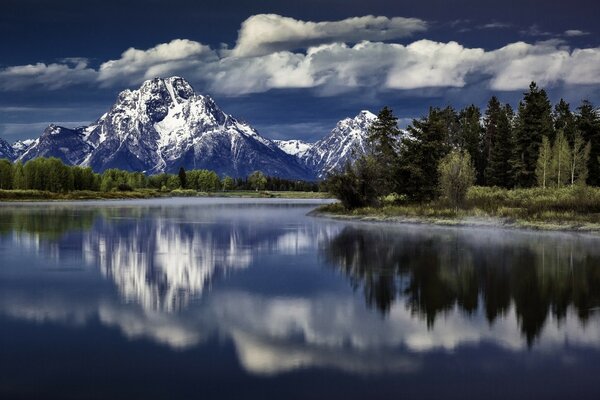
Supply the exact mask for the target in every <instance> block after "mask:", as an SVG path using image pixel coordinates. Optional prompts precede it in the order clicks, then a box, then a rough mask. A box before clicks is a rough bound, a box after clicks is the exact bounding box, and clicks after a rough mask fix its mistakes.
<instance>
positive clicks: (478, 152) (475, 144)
mask: <svg viewBox="0 0 600 400" xmlns="http://www.w3.org/2000/svg"><path fill="white" fill-rule="evenodd" d="M480 119H481V111H480V110H479V108H478V107H476V106H475V105H470V106H468V107H465V108H464V109H463V110H461V111H460V113H459V115H458V121H459V146H458V148H459V149H460V150H464V151H466V152H467V153H469V156H470V158H471V160H470V162H471V163H472V164H473V165H474V166H475V170H476V176H477V182H478V183H480V184H482V183H483V182H484V170H485V164H486V160H487V157H485V159H484V157H483V156H482V147H481V139H482V128H481V124H480Z"/></svg>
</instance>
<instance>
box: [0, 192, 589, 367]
mask: <svg viewBox="0 0 600 400" xmlns="http://www.w3.org/2000/svg"><path fill="white" fill-rule="evenodd" d="M219 201H220V200H219ZM189 202H190V200H186V201H183V200H181V202H175V203H169V202H167V201H165V203H161V202H159V203H157V204H154V203H150V204H146V203H141V204H137V203H136V204H134V205H131V206H125V205H122V204H121V205H115V206H107V205H105V204H104V205H102V206H91V205H90V206H85V207H84V206H78V207H69V208H66V207H48V208H46V209H39V208H35V209H32V208H30V207H2V208H0V232H1V233H0V256H1V257H3V258H2V259H3V260H7V261H6V262H3V264H2V266H1V268H0V315H3V316H5V317H6V316H8V317H10V318H16V319H20V320H23V321H31V322H33V323H37V324H40V325H44V324H49V323H54V324H63V325H69V326H71V325H72V326H76V327H80V326H89V325H91V326H94V323H95V322H99V323H100V325H101V326H102V327H104V328H105V329H106V328H109V329H114V330H116V331H118V332H119V334H120V335H121V336H122V337H125V338H128V339H129V340H132V341H141V339H147V340H150V341H151V342H153V343H157V344H159V345H160V346H166V347H167V348H171V349H176V350H179V351H182V350H189V349H192V348H198V347H199V346H202V345H203V344H206V343H208V342H209V341H210V339H211V338H214V337H218V338H220V339H223V340H225V341H228V342H230V343H232V345H233V346H234V348H235V354H236V356H237V360H238V362H239V364H240V365H241V366H242V367H243V368H244V370H245V371H247V372H250V373H252V374H259V375H269V376H273V375H276V374H280V373H283V372H290V371H294V370H298V369H308V368H329V369H335V370H339V371H344V372H347V373H360V374H367V375H368V374H381V373H383V372H386V373H390V372H393V373H403V374H404V373H417V372H418V371H420V370H422V369H423V368H425V366H426V365H427V363H428V362H430V361H428V355H429V354H435V353H436V352H451V353H452V352H459V351H460V350H461V349H465V348H475V349H478V346H483V345H484V344H487V345H492V346H494V347H495V348H500V349H502V350H503V351H507V352H514V353H517V352H520V351H521V350H524V349H527V348H528V347H531V350H530V351H540V352H543V353H544V354H547V353H552V354H558V353H560V354H561V356H565V355H569V354H568V353H569V351H571V350H572V348H584V349H594V350H600V339H599V338H600V318H599V315H598V313H596V312H595V311H594V309H595V308H597V307H598V306H600V296H599V295H600V293H599V292H600V268H599V266H600V264H598V261H599V260H600V248H598V246H597V240H598V239H595V238H584V237H576V236H570V235H566V236H565V235H563V236H561V235H537V234H526V233H519V232H500V231H499V232H492V231H484V230H475V231H469V230H464V229H442V228H426V227H408V226H405V227H389V226H383V225H348V224H343V223H337V222H333V221H327V220H320V219H314V218H307V217H305V213H306V212H307V211H309V210H310V209H311V208H312V207H313V206H312V205H310V204H303V203H298V204H285V203H282V204H279V203H257V204H253V203H250V202H248V203H245V202H244V201H241V202H231V203H226V204H220V203H217V202H214V201H213V202H212V203H211V202H210V201H205V202H193V201H192V202H191V203H189ZM24 256H27V257H29V258H27V259H25V258H23V257H24ZM77 265H79V266H80V267H81V269H82V270H84V271H85V273H84V274H82V273H80V272H74V270H73V269H72V268H71V269H69V268H67V267H69V266H71V267H72V266H77ZM36 266H37V267H39V269H36V268H35V267H36ZM57 266H62V267H64V268H65V269H64V272H61V273H60V274H56V273H55V274H44V273H40V270H41V271H42V272H43V271H49V270H53V271H55V270H56V267H57ZM337 271H341V275H342V276H343V277H344V279H340V276H339V275H340V273H338V272H337ZM225 277H226V278H227V279H219V278H225ZM346 278H347V279H349V280H350V282H351V285H352V286H353V287H354V288H355V289H356V290H359V291H361V292H362V294H361V295H356V293H355V292H354V291H352V290H351V289H350V288H349V287H348V285H347V283H346V281H345V280H346ZM115 288H116V289H117V290H115ZM207 289H211V290H207ZM375 310H377V311H375ZM97 329H99V328H97ZM565 343H569V346H570V348H565ZM497 361H498V365H500V366H501V365H502V362H503V361H502V360H497Z"/></svg>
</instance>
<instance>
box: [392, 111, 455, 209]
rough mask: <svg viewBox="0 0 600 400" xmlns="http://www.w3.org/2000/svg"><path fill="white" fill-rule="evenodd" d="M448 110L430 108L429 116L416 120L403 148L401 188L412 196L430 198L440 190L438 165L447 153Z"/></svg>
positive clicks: (401, 155)
mask: <svg viewBox="0 0 600 400" xmlns="http://www.w3.org/2000/svg"><path fill="white" fill-rule="evenodd" d="M448 117H449V112H448V109H444V110H441V109H439V108H430V109H429V114H428V115H427V116H426V117H422V118H420V119H415V120H413V122H412V124H411V125H410V126H409V127H408V133H409V138H407V139H406V140H403V141H402V146H401V149H400V158H399V163H400V168H399V180H400V186H399V191H400V192H401V193H404V194H406V195H407V196H409V197H410V198H412V199H416V200H428V199H432V198H434V197H435V196H436V194H437V191H438V165H439V163H440V160H441V159H442V158H443V157H444V156H445V155H446V154H448V151H449V150H450V145H449V130H450V127H449V125H448V122H449V118H448Z"/></svg>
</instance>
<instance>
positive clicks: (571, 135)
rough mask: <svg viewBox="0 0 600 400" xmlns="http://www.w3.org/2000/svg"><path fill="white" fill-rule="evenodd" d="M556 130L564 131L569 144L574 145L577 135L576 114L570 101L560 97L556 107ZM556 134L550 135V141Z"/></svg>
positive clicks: (554, 114)
mask: <svg viewBox="0 0 600 400" xmlns="http://www.w3.org/2000/svg"><path fill="white" fill-rule="evenodd" d="M553 118H554V131H555V132H558V131H561V130H562V131H563V133H564V135H565V138H566V139H567V141H568V142H569V146H573V142H574V141H575V135H576V134H577V123H576V121H575V116H574V115H573V113H572V112H571V108H570V106H569V103H567V102H566V101H564V100H563V99H560V101H559V102H558V104H557V105H556V106H555V107H554V113H553ZM555 137H556V135H552V137H550V138H549V139H550V141H551V142H553V141H554V139H555Z"/></svg>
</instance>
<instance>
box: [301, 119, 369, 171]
mask: <svg viewBox="0 0 600 400" xmlns="http://www.w3.org/2000/svg"><path fill="white" fill-rule="evenodd" d="M376 119H377V116H376V115H375V114H373V113H371V112H370V111H366V110H363V111H361V112H360V113H359V114H358V115H357V116H356V117H354V118H346V119H343V120H341V121H340V122H338V123H337V125H336V126H335V128H333V130H332V131H331V132H330V133H329V134H328V135H327V136H325V137H324V138H323V139H321V140H319V141H318V142H316V143H315V144H314V145H312V146H310V148H309V149H308V150H307V151H306V152H305V153H304V154H303V155H302V156H301V157H300V159H301V161H302V162H303V163H304V165H306V166H307V167H308V168H309V169H311V170H312V171H315V175H316V176H317V177H318V178H325V177H326V176H327V175H328V174H329V173H332V172H334V171H337V170H339V169H341V168H342V167H343V166H344V165H345V164H346V161H349V160H350V161H351V160H354V159H356V158H358V157H360V156H361V155H363V154H365V153H366V151H367V149H368V143H367V137H368V131H369V127H370V126H371V124H372V123H373V121H374V120H376Z"/></svg>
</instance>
